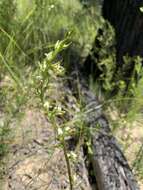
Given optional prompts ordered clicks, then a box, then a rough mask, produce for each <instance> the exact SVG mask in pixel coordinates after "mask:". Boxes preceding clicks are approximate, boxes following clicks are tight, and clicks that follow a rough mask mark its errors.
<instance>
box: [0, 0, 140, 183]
mask: <svg viewBox="0 0 143 190" xmlns="http://www.w3.org/2000/svg"><path fill="white" fill-rule="evenodd" d="M99 30H101V31H102V32H101V33H100V32H99ZM69 33H70V36H68V37H67V35H68V34H69ZM67 38H68V39H67ZM95 39H96V40H95ZM0 40H1V43H0V99H1V101H0V165H1V168H2V169H1V175H3V173H2V172H3V171H4V170H3V167H4V166H5V165H6V163H5V162H6V158H7V155H8V152H9V144H10V142H11V141H12V140H13V138H14V135H13V131H12V129H11V123H13V121H14V122H18V121H19V120H21V118H22V116H23V114H24V110H25V108H26V107H29V106H33V107H38V109H41V110H43V112H44V114H45V115H46V117H48V119H50V121H51V123H52V124H53V125H54V126H56V123H55V117H56V116H57V115H59V114H61V115H62V114H63V112H62V109H61V108H60V107H57V102H56V104H55V103H53V102H54V101H53V100H52V98H51V97H52V95H51V94H50V95H47V94H46V95H45V94H44V93H47V89H46V88H48V90H49V89H50V88H51V87H50V85H54V83H56V82H55V81H57V78H60V77H61V73H62V77H63V75H64V77H65V78H66V77H67V76H66V72H67V69H68V68H69V67H70V66H71V65H73V64H80V65H83V64H84V62H85V60H86V58H87V56H88V55H91V57H92V62H93V64H94V66H93V67H92V70H91V72H90V73H89V74H90V76H89V78H90V86H91V89H92V90H94V91H95V94H96V95H97V97H98V98H99V100H100V101H101V102H102V103H101V104H102V106H103V108H104V111H105V113H106V114H107V115H108V116H109V118H110V122H111V125H112V128H113V133H115V135H117V137H118V138H119V141H120V142H121V144H122V147H123V149H124V151H125V153H127V156H128V157H130V156H129V153H128V149H127V147H128V143H130V144H132V142H133V141H134V138H133V137H131V135H130V133H128V131H132V130H133V129H134V125H135V127H137V126H138V125H140V126H141V127H142V106H143V99H142V95H143V71H142V67H141V63H142V58H140V57H139V56H136V57H133V58H131V57H129V56H128V55H126V56H125V57H124V66H123V67H122V68H121V69H120V70H118V71H117V70H116V69H117V68H116V50H115V44H116V40H115V33H114V29H113V28H112V27H111V26H110V24H109V23H108V22H106V21H105V20H104V19H103V18H102V16H101V8H100V4H99V2H98V1H97V2H95V1H79V0H68V1H67V0H31V1H29V0H1V1H0ZM58 40H60V41H58ZM57 41H58V42H57ZM92 47H94V48H92ZM61 51H62V53H61ZM49 52H50V53H51V54H50V53H49ZM48 53H49V54H48ZM45 54H47V55H46V56H45ZM58 56H59V57H58ZM45 57H46V58H45ZM57 57H58V58H57ZM59 59H60V60H62V64H61V63H59V62H58V60H59ZM53 62H54V63H56V67H54V68H53V67H52V64H53ZM47 63H48V64H47ZM40 65H41V66H40ZM45 65H46V66H45ZM131 65H134V69H133V71H132V74H131V76H129V77H126V76H125V75H124V71H125V73H126V71H127V70H128V69H129V67H130V66H131ZM63 71H64V72H63ZM51 73H52V77H51ZM54 75H55V76H54ZM59 75H60V77H59ZM64 77H63V78H64ZM41 78H42V79H41ZM63 80H64V79H63ZM40 81H42V83H41V82H40ZM45 86H46V88H45ZM39 89H40V90H41V91H40V90H39ZM36 90H37V91H36ZM35 91H36V92H35ZM51 92H53V91H51ZM53 93H54V92H53ZM47 96H48V101H47V99H46V98H47ZM58 101H60V100H58ZM51 104H52V106H53V108H52V112H49V109H50V108H49V106H50V105H51ZM78 104H80V102H79V103H78ZM58 105H59V102H58ZM81 106H82V105H80V107H81ZM50 110H51V109H50ZM49 113H50V114H51V115H50V114H49ZM63 117H64V115H63ZM79 118H80V117H78V121H77V120H76V119H75V118H74V119H73V121H74V122H78V123H80V124H79V126H80V127H81V126H82V124H81V123H82V121H80V120H79ZM56 121H57V120H56ZM63 125H64V126H65V127H68V126H67V122H64V124H63ZM56 127H57V126H56ZM60 129H61V127H60ZM65 129H66V130H64V131H61V130H59V129H58V130H57V133H58V135H59V136H58V137H59V139H60V145H61V146H62V148H63V149H64V148H65V142H64V138H65V137H67V136H68V135H69V133H68V134H67V132H66V131H67V130H69V128H65ZM124 131H126V137H123V136H122V132H124ZM72 132H73V131H72ZM138 135H139V134H138ZM140 139H141V143H140V146H138V147H136V146H135V150H134V152H135V153H134V154H133V158H132V160H131V161H130V160H129V161H130V162H131V165H132V167H133V169H134V170H135V173H136V174H137V176H138V177H139V178H142V177H143V168H142V165H143V159H142V155H143V149H142V140H143V139H142V137H140ZM125 141H126V142H125ZM64 153H65V158H66V159H67V153H66V150H65V149H64ZM66 161H67V165H68V164H69V160H68V159H67V160H66ZM68 169H69V170H68V172H69V178H70V177H71V176H70V175H71V174H70V168H68ZM70 180H71V179H70Z"/></svg>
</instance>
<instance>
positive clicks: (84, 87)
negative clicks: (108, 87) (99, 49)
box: [70, 73, 139, 190]
mask: <svg viewBox="0 0 143 190" xmlns="http://www.w3.org/2000/svg"><path fill="white" fill-rule="evenodd" d="M78 76H79V75H78V74H76V73H73V74H72V76H71V80H70V87H71V88H72V91H73V93H74V95H75V96H76V97H77V96H78V93H79V91H80V97H82V100H83V103H84V105H85V109H86V110H87V112H86V113H87V114H86V115H85V117H84V118H85V123H86V125H87V127H88V128H89V130H90V135H91V148H92V151H93V154H91V155H90V156H89V160H90V162H91V163H92V167H93V171H94V176H95V179H96V184H97V187H96V188H95V189H98V190H139V187H138V185H137V183H136V180H135V177H134V175H133V173H132V171H131V169H130V167H129V165H128V162H127V160H126V158H125V156H124V154H123V152H122V150H121V148H120V146H119V144H118V143H117V140H116V139H115V137H114V136H113V135H112V133H111V130H110V126H109V123H108V120H107V119H106V117H105V116H104V115H103V113H102V109H101V105H100V104H99V102H98V100H97V98H96V97H95V95H94V94H93V93H92V92H91V91H90V89H89V88H88V84H87V82H86V80H84V78H83V77H78ZM93 190H94V188H93Z"/></svg>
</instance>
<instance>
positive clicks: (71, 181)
mask: <svg viewBox="0 0 143 190" xmlns="http://www.w3.org/2000/svg"><path fill="white" fill-rule="evenodd" d="M62 144H63V151H64V156H65V160H66V164H67V170H68V176H69V182H70V190H73V178H72V172H71V167H70V161H69V158H68V154H67V149H66V143H65V140H64V137H63V139H62Z"/></svg>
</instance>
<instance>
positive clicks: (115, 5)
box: [103, 0, 143, 64]
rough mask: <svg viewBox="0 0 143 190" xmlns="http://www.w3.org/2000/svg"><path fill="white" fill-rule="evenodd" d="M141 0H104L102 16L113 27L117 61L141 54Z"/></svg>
mask: <svg viewBox="0 0 143 190" xmlns="http://www.w3.org/2000/svg"><path fill="white" fill-rule="evenodd" d="M142 6H143V0H104V4H103V16H104V18H105V19H107V20H108V21H109V22H110V23H111V24H112V25H113V26H114V28H115V31H116V39H117V48H116V49H117V62H118V63H119V64H120V63H122V57H123V56H124V55H126V54H128V55H129V56H135V55H140V56H143V35H142V33H143V13H142V12H141V11H140V7H142Z"/></svg>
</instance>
